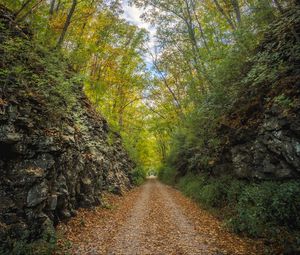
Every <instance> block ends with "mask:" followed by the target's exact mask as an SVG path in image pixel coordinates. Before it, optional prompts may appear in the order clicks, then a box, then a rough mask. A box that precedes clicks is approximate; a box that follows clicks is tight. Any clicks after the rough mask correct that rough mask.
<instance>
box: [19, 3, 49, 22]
mask: <svg viewBox="0 0 300 255" xmlns="http://www.w3.org/2000/svg"><path fill="white" fill-rule="evenodd" d="M43 1H44V0H39V1H38V2H37V3H36V4H35V5H33V6H32V7H31V8H30V10H28V11H27V12H26V13H25V14H24V15H23V16H22V17H20V18H17V19H16V20H17V21H18V22H21V21H23V20H24V19H25V18H26V17H27V16H28V15H29V14H30V13H31V12H33V11H34V10H35V9H36V8H37V7H38V6H39V5H40V4H41V3H42V2H43Z"/></svg>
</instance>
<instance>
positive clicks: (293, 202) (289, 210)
mask: <svg viewBox="0 0 300 255" xmlns="http://www.w3.org/2000/svg"><path fill="white" fill-rule="evenodd" d="M299 195H300V184H299V183H297V182H295V181H290V182H285V183H282V184H278V183H276V182H263V183H260V184H255V185H249V186H248V187H246V188H245V189H244V191H243V192H242V193H241V195H240V198H239V200H238V204H237V214H236V215H235V216H234V217H233V218H232V219H230V220H229V226H230V227H231V228H232V229H233V230H234V231H236V232H245V233H247V234H249V235H250V236H253V237H257V236H263V235H264V234H266V233H268V232H270V231H271V230H272V228H274V227H276V226H283V227H288V228H289V229H299V228H300V215H299V210H300V199H299Z"/></svg>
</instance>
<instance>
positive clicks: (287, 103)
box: [274, 94, 294, 109]
mask: <svg viewBox="0 0 300 255" xmlns="http://www.w3.org/2000/svg"><path fill="white" fill-rule="evenodd" d="M274 102H275V103H276V104H277V105H279V106H280V107H282V108H283V109H289V108H292V107H293V106H294V103H293V101H292V100H291V99H290V98H289V97H287V96H286V95H284V94H280V95H279V96H277V97H275V98H274Z"/></svg>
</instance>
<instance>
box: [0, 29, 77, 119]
mask: <svg viewBox="0 0 300 255" xmlns="http://www.w3.org/2000/svg"><path fill="white" fill-rule="evenodd" d="M2 32H3V31H1V34H2ZM4 32H5V31H4ZM4 34H5V33H4ZM0 52H1V53H2V55H3V58H2V62H1V66H0V81H1V83H2V84H3V86H4V88H5V89H6V88H8V87H16V86H17V87H18V88H20V89H21V88H22V91H23V93H24V96H31V97H36V98H37V99H38V100H40V101H43V102H44V103H46V104H49V108H51V109H55V111H56V113H58V114H65V113H66V112H67V111H68V110H70V109H71V107H72V106H73V105H74V102H75V88H76V86H77V85H76V84H78V82H79V79H78V77H77V76H76V75H75V74H72V73H71V72H70V71H69V70H68V69H69V68H68V66H67V63H66V62H65V61H64V60H63V59H62V57H61V56H60V55H59V54H57V53H55V52H51V51H50V50H49V49H47V48H45V47H42V46H40V45H37V44H35V43H34V42H30V41H28V40H26V39H23V38H19V37H7V39H6V40H4V42H3V43H1V44H0Z"/></svg>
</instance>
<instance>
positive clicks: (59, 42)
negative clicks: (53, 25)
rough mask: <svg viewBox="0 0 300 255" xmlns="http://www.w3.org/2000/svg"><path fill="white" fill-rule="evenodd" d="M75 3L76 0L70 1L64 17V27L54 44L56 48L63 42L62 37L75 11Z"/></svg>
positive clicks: (63, 37)
mask: <svg viewBox="0 0 300 255" xmlns="http://www.w3.org/2000/svg"><path fill="white" fill-rule="evenodd" d="M76 5H77V0H73V2H72V6H71V8H70V11H69V13H68V16H67V19H66V22H65V24H64V27H63V30H62V32H61V34H60V37H59V39H58V41H57V44H56V48H60V47H61V45H62V43H63V42H64V39H65V36H66V33H67V30H68V28H69V25H70V23H71V19H72V17H73V14H74V12H75V9H76Z"/></svg>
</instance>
